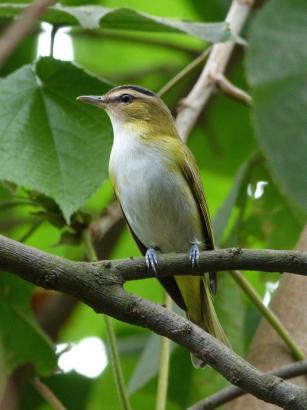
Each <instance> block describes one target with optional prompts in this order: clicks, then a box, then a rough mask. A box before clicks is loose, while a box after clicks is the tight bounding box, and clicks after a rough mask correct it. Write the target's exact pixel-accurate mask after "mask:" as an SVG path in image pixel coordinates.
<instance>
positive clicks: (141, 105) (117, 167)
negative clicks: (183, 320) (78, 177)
mask: <svg viewBox="0 0 307 410" xmlns="http://www.w3.org/2000/svg"><path fill="white" fill-rule="evenodd" d="M78 99H79V100H81V101H83V102H86V103H89V104H93V105H96V106H97V107H99V108H102V109H104V110H105V111H106V112H107V114H108V115H109V117H110V120H111V122H112V127H113V133H114V141H113V146H112V151H111V156H110V162H109V174H110V179H111V181H112V184H113V188H114V192H115V195H116V198H117V199H118V200H119V202H120V205H121V208H122V211H123V214H124V216H125V219H126V221H127V224H128V226H129V228H130V231H131V233H132V235H133V237H134V239H135V241H136V243H137V245H138V247H139V248H140V250H141V252H142V253H143V254H144V255H145V258H146V263H147V265H148V268H149V269H152V270H153V271H155V272H156V271H157V269H158V258H157V253H159V252H160V253H169V252H189V256H190V260H191V263H192V265H196V264H197V261H198V258H199V251H200V250H210V249H213V248H214V243H213V237H212V230H211V224H210V217H209V211H208V207H207V203H206V200H205V196H204V192H203V188H202V183H201V178H200V174H199V171H198V168H197V165H196V162H195V160H194V158H193V155H192V153H191V152H190V150H189V149H188V148H187V146H186V145H185V144H184V143H183V142H182V140H181V139H180V137H179V135H178V132H177V130H176V127H175V123H174V120H173V118H172V115H171V113H170V111H169V109H168V107H167V106H166V105H165V104H164V102H163V101H162V100H161V99H160V98H159V97H158V96H157V95H156V94H154V93H153V92H151V91H149V90H147V89H145V88H142V87H139V86H135V85H123V86H119V87H115V88H113V89H111V90H110V91H109V92H108V93H107V94H105V95H103V96H81V97H78ZM159 280H160V282H161V284H162V285H163V286H164V288H165V289H166V291H167V292H168V293H169V294H170V296H171V297H172V298H173V300H174V301H175V302H176V303H177V304H178V305H179V306H180V307H181V308H182V309H184V310H185V311H186V314H187V316H188V318H189V319H190V320H191V321H192V322H194V323H196V324H197V325H198V326H200V327H201V328H203V329H205V330H206V331H207V332H209V333H211V334H212V335H213V336H215V337H216V338H217V339H219V340H220V341H222V342H224V343H227V338H226V336H225V334H224V332H223V329H222V327H221V325H220V323H219V321H218V318H217V315H216V313H215V310H214V307H213V303H212V297H211V293H215V292H216V274H215V273H209V274H208V275H205V276H204V277H197V276H175V277H169V278H161V279H159ZM192 361H193V364H194V365H195V366H196V367H200V366H201V365H202V364H203V363H202V362H201V361H200V360H199V359H198V358H196V357H192Z"/></svg>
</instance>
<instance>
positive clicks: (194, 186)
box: [180, 145, 217, 294]
mask: <svg viewBox="0 0 307 410" xmlns="http://www.w3.org/2000/svg"><path fill="white" fill-rule="evenodd" d="M183 147H184V157H183V161H182V162H181V164H180V165H181V170H182V173H183V175H184V177H185V179H186V181H187V182H188V184H189V186H190V188H191V191H192V194H193V196H194V198H195V201H196V203H197V205H198V208H199V212H200V215H201V222H202V231H203V235H204V239H205V247H206V249H207V250H212V249H214V239H213V232H212V225H211V220H210V214H209V209H208V205H207V201H206V198H205V194H204V191H203V187H202V181H201V177H200V174H199V171H198V167H197V164H196V162H195V159H194V157H193V155H192V153H191V151H190V150H189V149H188V148H187V147H186V146H185V145H183ZM209 279H210V288H211V291H212V293H213V294H215V293H216V291H217V278H216V273H215V272H210V273H209Z"/></svg>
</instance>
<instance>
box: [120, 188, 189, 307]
mask: <svg viewBox="0 0 307 410" xmlns="http://www.w3.org/2000/svg"><path fill="white" fill-rule="evenodd" d="M114 195H115V198H116V199H117V196H116V193H115V192H114ZM118 202H119V205H120V208H121V210H122V213H123V216H124V219H125V221H126V223H127V226H128V228H129V231H130V232H131V235H132V236H133V239H134V240H135V242H136V244H137V246H138V248H139V249H140V251H141V252H142V254H143V255H145V254H146V251H147V248H146V246H145V245H144V244H143V243H142V242H141V241H140V239H139V238H138V237H137V235H136V234H135V232H134V231H133V229H132V228H131V226H130V225H129V222H128V220H127V217H126V215H125V212H124V210H123V208H122V206H121V203H120V201H118ZM158 280H159V282H160V283H161V285H162V286H163V287H164V289H165V290H166V291H167V293H168V294H169V295H170V296H171V298H172V299H173V300H174V301H175V303H177V305H178V306H179V307H180V308H181V309H183V310H186V309H187V308H186V305H185V303H184V300H183V297H182V294H181V292H180V289H179V287H178V285H177V282H176V280H175V279H174V278H173V277H171V276H170V277H167V278H158Z"/></svg>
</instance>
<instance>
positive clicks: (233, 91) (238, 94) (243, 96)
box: [211, 73, 253, 105]
mask: <svg viewBox="0 0 307 410" xmlns="http://www.w3.org/2000/svg"><path fill="white" fill-rule="evenodd" d="M211 76H212V79H213V80H214V81H215V83H216V85H217V86H218V87H219V88H220V90H221V91H223V92H224V93H225V94H227V95H229V96H231V97H233V98H235V99H236V100H239V101H242V102H243V103H244V104H247V105H251V104H252V102H253V100H252V97H251V96H250V95H249V94H248V93H247V92H246V91H244V90H242V89H241V88H239V87H237V86H235V85H234V84H232V82H230V81H229V80H227V78H226V77H225V76H224V75H223V74H221V73H220V74H218V75H215V74H211Z"/></svg>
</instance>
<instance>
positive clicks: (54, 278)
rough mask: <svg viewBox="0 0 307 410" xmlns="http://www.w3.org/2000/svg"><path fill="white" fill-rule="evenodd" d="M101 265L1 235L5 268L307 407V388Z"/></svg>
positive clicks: (258, 392)
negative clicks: (132, 289) (259, 364)
mask: <svg viewBox="0 0 307 410" xmlns="http://www.w3.org/2000/svg"><path fill="white" fill-rule="evenodd" d="M103 263H104V264H106V262H103ZM108 263H109V262H108ZM100 265H101V264H100ZM98 267H99V263H96V264H95V263H86V262H83V263H82V262H73V261H69V260H67V259H64V258H60V257H56V256H53V255H50V254H48V253H46V252H42V251H39V250H37V249H34V248H31V247H29V246H26V245H23V244H20V243H18V242H16V241H13V240H11V239H7V238H5V237H3V236H0V268H1V269H5V270H7V271H9V272H11V273H15V274H17V275H18V276H20V277H22V278H23V279H25V280H28V281H30V282H32V283H35V284H36V285H39V286H42V287H45V288H49V289H55V290H59V291H62V292H65V293H68V294H71V295H73V296H75V297H77V298H79V299H80V300H81V301H83V302H84V303H86V304H88V305H89V306H91V307H92V308H93V309H94V310H95V311H96V312H99V313H105V314H107V315H110V316H112V317H115V318H117V319H119V320H122V321H124V322H127V323H131V324H134V325H138V326H141V327H145V328H148V329H150V330H152V331H154V332H155V333H157V334H159V335H163V336H166V337H168V338H170V339H171V340H173V341H174V342H175V343H177V344H180V345H182V346H184V347H185V348H187V349H188V350H189V351H190V352H191V353H193V354H195V355H197V356H199V358H201V359H202V360H204V361H205V362H206V363H208V364H209V365H210V366H211V367H213V368H214V369H215V370H217V371H218V372H219V373H221V374H222V375H223V376H224V377H225V378H226V379H227V380H229V381H230V382H231V383H233V384H235V385H236V386H238V387H240V388H242V389H244V390H246V391H248V392H250V393H251V394H253V395H255V396H256V397H258V398H260V399H262V400H265V401H268V402H270V403H274V404H277V405H279V406H281V407H283V408H285V409H302V408H304V407H307V391H306V390H304V389H301V388H299V387H297V386H294V385H291V384H289V383H286V382H284V381H282V380H281V379H279V378H276V377H275V376H271V375H270V376H268V375H265V376H264V375H263V374H262V373H260V372H258V371H257V370H256V369H255V368H253V367H252V366H251V365H249V364H248V363H247V362H246V361H245V360H243V359H242V358H241V357H239V356H238V355H236V354H235V353H234V352H232V351H231V350H230V349H228V348H227V347H226V346H224V345H222V344H221V343H220V342H218V341H217V340H216V339H215V338H214V337H212V336H211V335H209V334H208V333H206V332H205V331H204V330H202V329H200V328H199V327H197V326H196V325H194V324H193V323H191V322H190V321H188V320H186V319H184V318H182V317H180V316H178V315H176V314H175V313H173V312H170V311H168V310H167V309H165V308H164V307H162V306H160V305H156V304H154V303H152V302H149V301H146V300H144V299H142V298H140V297H138V296H135V295H133V294H130V293H127V292H125V291H124V289H123V288H122V281H121V280H120V277H119V275H117V274H114V273H113V272H112V271H111V270H110V269H108V268H107V267H105V269H106V271H107V272H105V274H101V272H100V271H99V269H98Z"/></svg>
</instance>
